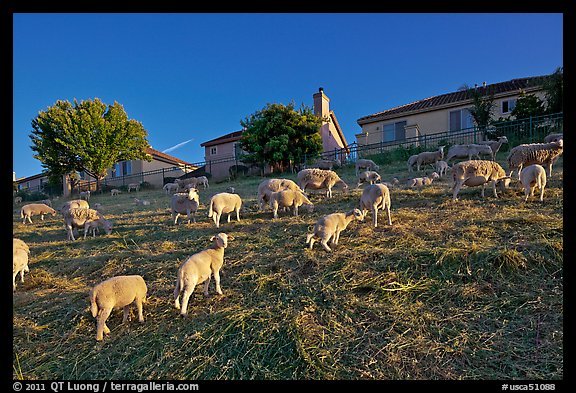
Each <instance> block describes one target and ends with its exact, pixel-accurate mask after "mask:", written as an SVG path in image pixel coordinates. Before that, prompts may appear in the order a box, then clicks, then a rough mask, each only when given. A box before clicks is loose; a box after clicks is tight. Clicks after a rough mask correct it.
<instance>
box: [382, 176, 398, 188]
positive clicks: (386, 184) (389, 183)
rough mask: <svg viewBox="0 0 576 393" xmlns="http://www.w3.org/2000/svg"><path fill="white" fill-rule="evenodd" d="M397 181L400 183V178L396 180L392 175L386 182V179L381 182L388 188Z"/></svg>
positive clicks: (396, 183)
mask: <svg viewBox="0 0 576 393" xmlns="http://www.w3.org/2000/svg"><path fill="white" fill-rule="evenodd" d="M399 183H400V180H398V178H397V177H393V178H392V181H391V182H387V181H385V182H382V184H384V185H385V186H386V187H388V188H392V187H394V186H396V185H398V184H399Z"/></svg>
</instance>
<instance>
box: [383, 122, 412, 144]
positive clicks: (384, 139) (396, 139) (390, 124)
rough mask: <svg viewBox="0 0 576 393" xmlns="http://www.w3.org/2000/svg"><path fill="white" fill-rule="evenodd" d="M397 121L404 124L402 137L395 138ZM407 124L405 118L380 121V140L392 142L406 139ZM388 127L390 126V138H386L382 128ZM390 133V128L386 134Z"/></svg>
mask: <svg viewBox="0 0 576 393" xmlns="http://www.w3.org/2000/svg"><path fill="white" fill-rule="evenodd" d="M399 123H405V124H404V139H398V138H396V128H397V124H399ZM407 125H408V121H407V120H401V121H394V122H392V123H382V142H394V141H400V140H406V126H407ZM387 127H388V128H389V127H392V130H391V131H392V139H390V138H386V131H385V130H384V129H385V128H387ZM389 134H390V130H389V131H388V135H389Z"/></svg>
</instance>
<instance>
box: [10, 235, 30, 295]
mask: <svg viewBox="0 0 576 393" xmlns="http://www.w3.org/2000/svg"><path fill="white" fill-rule="evenodd" d="M29 254H30V248H29V247H28V245H27V244H26V243H25V242H24V241H22V240H20V239H17V238H12V292H14V291H15V290H16V276H17V275H18V273H20V282H21V283H24V272H29V271H30V269H29V267H28V256H29Z"/></svg>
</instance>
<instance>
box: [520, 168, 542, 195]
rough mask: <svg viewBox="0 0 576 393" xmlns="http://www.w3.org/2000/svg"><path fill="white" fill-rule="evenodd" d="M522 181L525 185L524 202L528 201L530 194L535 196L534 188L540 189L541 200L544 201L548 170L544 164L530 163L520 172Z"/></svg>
mask: <svg viewBox="0 0 576 393" xmlns="http://www.w3.org/2000/svg"><path fill="white" fill-rule="evenodd" d="M520 182H521V183H522V185H523V186H524V195H525V196H526V198H524V202H526V201H528V196H534V189H535V188H536V187H538V190H540V202H543V201H544V187H546V170H544V167H543V166H542V165H538V164H532V165H528V166H527V167H525V168H524V169H522V172H521V173H520Z"/></svg>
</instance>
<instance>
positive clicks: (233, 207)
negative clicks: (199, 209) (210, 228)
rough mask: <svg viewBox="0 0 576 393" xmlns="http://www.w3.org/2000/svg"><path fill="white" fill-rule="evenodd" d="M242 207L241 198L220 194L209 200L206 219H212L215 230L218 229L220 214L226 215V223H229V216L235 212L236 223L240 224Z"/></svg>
mask: <svg viewBox="0 0 576 393" xmlns="http://www.w3.org/2000/svg"><path fill="white" fill-rule="evenodd" d="M241 207H242V198H240V195H238V194H231V193H229V192H220V193H218V194H215V195H213V196H212V198H210V206H209V207H208V218H210V217H211V218H212V220H213V221H214V224H216V228H219V227H220V217H221V216H222V214H223V213H224V214H226V213H227V214H228V222H230V214H232V212H236V221H238V222H240V208H241Z"/></svg>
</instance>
